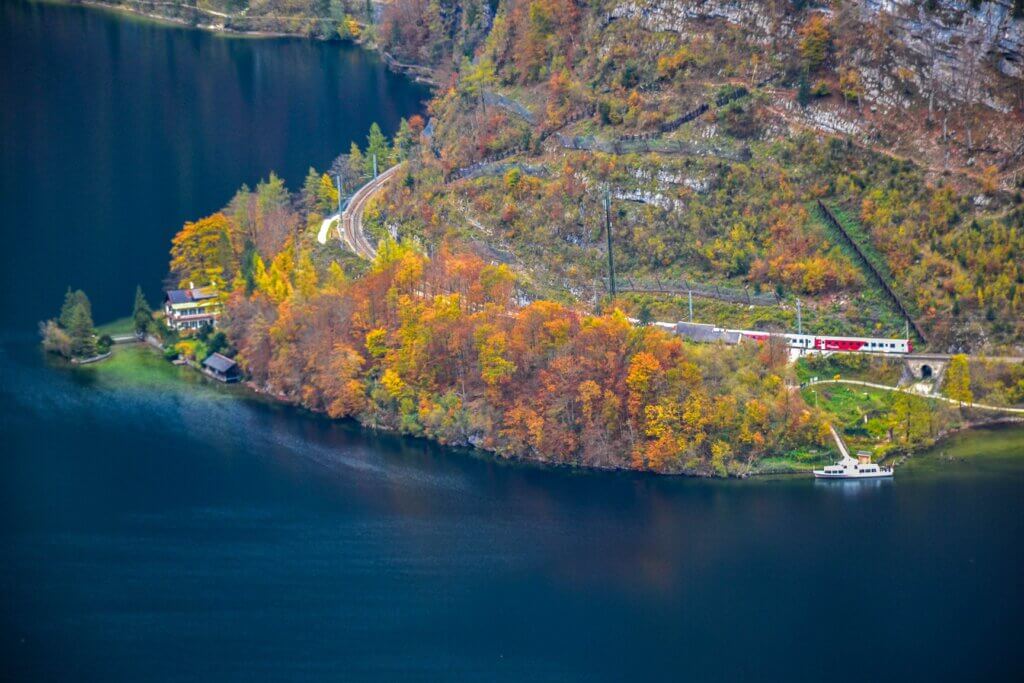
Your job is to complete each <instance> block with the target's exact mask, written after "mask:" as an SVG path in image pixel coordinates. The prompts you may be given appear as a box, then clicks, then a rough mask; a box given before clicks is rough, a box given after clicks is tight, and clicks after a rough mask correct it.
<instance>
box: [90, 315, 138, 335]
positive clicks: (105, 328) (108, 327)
mask: <svg viewBox="0 0 1024 683" xmlns="http://www.w3.org/2000/svg"><path fill="white" fill-rule="evenodd" d="M96 334H97V335H99V336H103V335H104V334H108V335H110V336H111V337H116V336H118V335H124V334H135V320H134V319H133V318H132V317H131V316H130V315H127V316H125V317H123V318H118V319H117V320H111V321H110V322H108V323H104V324H102V325H97V326H96Z"/></svg>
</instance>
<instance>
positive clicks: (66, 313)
mask: <svg viewBox="0 0 1024 683" xmlns="http://www.w3.org/2000/svg"><path fill="white" fill-rule="evenodd" d="M80 305H81V306H84V307H85V312H86V313H88V314H89V317H90V318H91V317H92V305H91V304H90V303H89V297H87V296H86V295H85V292H83V291H82V290H80V289H76V290H74V291H71V288H70V287H68V291H67V292H66V293H65V294H64V304H63V305H62V306H61V307H60V317H59V318H57V322H58V324H59V325H60V326H61V327H63V328H64V329H69V328H70V327H71V316H72V314H73V313H74V311H75V307H77V306H80Z"/></svg>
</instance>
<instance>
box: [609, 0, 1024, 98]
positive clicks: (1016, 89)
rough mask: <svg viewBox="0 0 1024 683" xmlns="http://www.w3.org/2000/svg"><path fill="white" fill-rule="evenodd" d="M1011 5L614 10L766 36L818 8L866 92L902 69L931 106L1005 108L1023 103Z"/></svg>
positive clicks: (661, 23)
mask: <svg viewBox="0 0 1024 683" xmlns="http://www.w3.org/2000/svg"><path fill="white" fill-rule="evenodd" d="M1014 3H1015V0H990V1H987V2H979V3H978V4H977V7H975V6H974V3H972V2H969V1H963V0H926V1H922V0H853V1H852V2H847V3H844V4H843V5H842V6H840V5H839V4H838V3H827V2H825V3H818V4H816V5H814V6H812V5H811V3H799V4H801V5H805V6H806V9H804V10H801V11H795V10H794V5H795V4H797V3H793V2H790V1H788V0H690V1H689V2H679V1H678V0H623V1H622V2H619V3H617V4H615V6H614V7H613V8H612V10H611V16H612V17H613V18H626V17H629V18H634V19H637V20H638V21H640V23H641V24H642V25H644V26H645V27H647V28H648V29H650V30H656V31H674V32H678V33H686V32H692V31H694V30H700V26H699V24H696V23H695V22H699V21H701V20H721V21H726V22H729V23H731V24H734V25H739V26H744V27H746V28H748V29H749V30H750V39H751V41H753V42H758V43H767V42H769V41H773V40H780V39H781V40H795V37H796V36H795V29H796V27H797V25H799V23H801V22H803V21H804V20H806V18H807V16H809V14H810V13H812V12H820V13H823V14H825V15H826V16H828V17H830V19H831V22H832V24H833V31H834V34H835V36H836V38H837V40H840V41H842V40H843V39H844V38H846V39H847V40H846V42H847V46H846V47H847V48H848V49H849V51H850V54H851V55H852V56H853V58H854V64H847V66H852V65H856V66H858V67H861V68H862V69H864V70H866V71H867V73H865V74H864V75H865V76H867V77H868V83H867V85H868V86H869V88H868V92H867V96H868V98H869V99H871V96H872V94H874V95H875V96H876V98H877V97H880V96H881V94H882V93H883V92H885V91H888V90H891V89H892V88H893V87H895V86H896V80H897V73H898V74H899V77H898V80H899V81H900V82H901V83H903V84H906V85H912V86H913V87H914V89H915V90H916V91H917V93H918V94H919V95H921V96H922V97H924V98H925V99H929V100H931V104H932V105H934V104H935V101H936V100H938V101H939V102H943V101H944V102H954V101H955V102H965V101H966V102H974V103H978V104H983V105H985V106H987V107H989V108H991V109H993V110H996V111H998V112H1002V113H1007V112H1010V111H1012V110H1013V109H1014V108H1020V106H1021V99H1022V97H1024V93H1022V88H1024V85H1022V78H1024V18H1022V17H1019V16H1015V13H1014ZM868 34H872V35H873V36H874V37H875V40H874V50H869V49H868V47H867V45H866V43H867V42H868V41H866V40H863V39H864V37H865V36H867V35H868ZM858 43H860V46H858ZM871 76H874V81H875V82H874V83H872V82H871V79H870V77H871ZM872 86H874V87H872ZM872 91H874V93H872ZM890 99H892V98H890ZM896 103H897V102H896V101H895V100H893V101H890V102H883V104H887V105H892V104H896Z"/></svg>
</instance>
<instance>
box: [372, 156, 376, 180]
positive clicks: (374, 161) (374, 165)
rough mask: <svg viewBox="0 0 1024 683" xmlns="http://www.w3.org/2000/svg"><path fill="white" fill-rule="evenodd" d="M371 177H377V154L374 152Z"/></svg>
mask: <svg viewBox="0 0 1024 683" xmlns="http://www.w3.org/2000/svg"><path fill="white" fill-rule="evenodd" d="M373 177H374V178H376V177H377V154H376V153H374V155H373Z"/></svg>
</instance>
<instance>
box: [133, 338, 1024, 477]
mask: <svg viewBox="0 0 1024 683" xmlns="http://www.w3.org/2000/svg"><path fill="white" fill-rule="evenodd" d="M124 346H126V347H127V346H133V347H136V348H138V347H143V348H144V349H145V350H146V351H147V352H148V353H152V354H154V356H156V355H159V354H158V353H157V351H158V350H157V349H156V348H155V347H154V346H153V345H152V344H146V343H143V342H139V343H137V344H126V345H124ZM161 360H163V358H161ZM167 362H168V363H169V361H167ZM187 365H188V366H189V367H190V369H192V370H193V371H195V373H196V374H197V375H198V376H200V377H202V378H203V379H210V378H209V376H208V375H206V374H205V373H203V372H202V371H200V370H198V369H197V368H196V367H195V366H194V365H193V364H192V363H187ZM211 386H214V387H216V388H217V390H221V389H222V388H223V387H224V386H225V385H223V384H222V383H220V382H216V383H215V384H212V385H211ZM232 386H235V387H239V388H241V389H242V390H243V391H244V396H245V397H246V398H249V399H259V400H270V401H273V402H274V403H275V404H277V405H280V406H287V407H289V408H291V409H296V410H300V411H304V412H307V413H310V414H312V415H316V416H318V417H321V418H323V419H327V420H331V421H337V420H338V418H331V417H329V416H328V415H327V414H326V413H325V412H324V411H322V410H316V409H314V408H310V407H308V406H305V405H302V404H301V403H299V402H297V401H295V400H293V399H292V398H290V397H288V396H286V395H282V394H275V393H272V392H270V391H266V390H264V389H262V388H260V387H258V386H256V385H255V384H254V383H253V382H252V381H251V380H244V381H241V382H238V383H236V384H234V385H232ZM340 420H349V421H351V422H352V423H353V424H356V425H358V426H359V428H360V429H365V430H368V431H369V432H374V433H377V434H379V435H388V436H396V437H401V438H408V439H416V440H421V441H424V442H427V443H430V444H432V445H434V446H437V447H440V448H449V449H452V450H456V451H467V452H472V453H474V454H475V455H476V456H478V457H483V458H488V459H491V460H500V461H504V462H513V463H525V464H530V465H535V466H541V467H551V468H558V469H566V470H575V471H581V472H587V471H589V472H608V473H613V472H629V473H638V474H648V475H652V476H658V477H686V478H689V479H709V480H716V479H719V480H728V479H752V478H761V477H779V476H785V477H794V476H801V475H809V474H810V471H811V469H813V467H814V466H815V465H810V466H809V467H808V469H795V468H778V469H770V468H766V469H764V470H761V471H757V470H755V471H748V472H744V473H742V474H736V475H732V474H730V475H729V476H725V477H722V476H717V475H714V474H707V473H701V472H685V471H681V472H657V471H652V470H642V469H636V468H632V467H612V466H599V465H577V464H573V463H561V462H552V461H549V460H540V459H536V458H529V457H522V456H507V455H502V454H500V453H498V452H497V451H493V450H490V449H487V448H483V447H481V446H477V445H474V444H472V443H464V444H463V443H441V442H440V441H436V440H434V439H430V438H428V437H424V436H416V435H414V434H405V433H403V432H401V431H399V430H396V429H391V428H388V427H385V426H380V425H371V424H367V423H365V422H363V421H362V420H360V419H359V418H358V417H354V416H349V417H346V418H340ZM1015 426H1016V427H1019V426H1024V418H1021V417H1014V416H1005V415H1004V416H999V417H994V418H991V419H982V420H966V421H965V422H964V423H963V424H961V425H960V426H957V427H954V428H948V429H944V430H942V431H940V432H939V433H938V434H936V436H935V440H934V441H933V442H932V443H930V444H928V445H926V446H923V447H921V448H917V449H913V450H907V451H899V452H897V453H893V454H892V456H891V457H892V464H894V465H897V466H899V465H902V464H904V463H905V462H906V461H907V460H908V459H910V458H914V457H918V456H920V454H922V453H925V452H927V451H929V450H931V449H934V448H937V447H939V446H941V445H943V444H944V443H945V442H947V441H949V440H950V439H951V438H953V437H954V436H956V435H958V434H962V433H965V432H968V431H971V430H976V429H990V428H999V427H1010V428H1012V427H1015ZM769 457H781V456H769Z"/></svg>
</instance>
